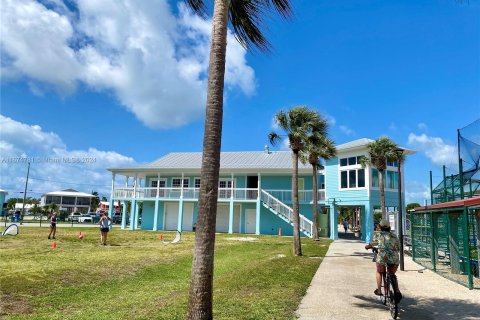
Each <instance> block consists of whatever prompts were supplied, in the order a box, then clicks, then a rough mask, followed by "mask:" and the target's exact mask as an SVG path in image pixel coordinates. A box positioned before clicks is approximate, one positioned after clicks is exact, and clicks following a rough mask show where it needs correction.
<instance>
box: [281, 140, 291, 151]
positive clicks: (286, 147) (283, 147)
mask: <svg viewBox="0 0 480 320" xmlns="http://www.w3.org/2000/svg"><path fill="white" fill-rule="evenodd" d="M280 150H290V140H288V138H284V139H283V140H282V144H281V146H280Z"/></svg>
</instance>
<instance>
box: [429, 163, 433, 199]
mask: <svg viewBox="0 0 480 320" xmlns="http://www.w3.org/2000/svg"><path fill="white" fill-rule="evenodd" d="M432 181H433V180H432V170H430V205H432V204H433V183H432Z"/></svg>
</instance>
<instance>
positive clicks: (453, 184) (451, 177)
mask: <svg viewBox="0 0 480 320" xmlns="http://www.w3.org/2000/svg"><path fill="white" fill-rule="evenodd" d="M450 179H452V201H454V200H455V183H454V182H453V174H452V175H451V176H450Z"/></svg>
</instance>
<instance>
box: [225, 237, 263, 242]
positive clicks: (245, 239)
mask: <svg viewBox="0 0 480 320" xmlns="http://www.w3.org/2000/svg"><path fill="white" fill-rule="evenodd" d="M225 239H226V240H231V241H257V240H258V238H253V237H234V238H225Z"/></svg>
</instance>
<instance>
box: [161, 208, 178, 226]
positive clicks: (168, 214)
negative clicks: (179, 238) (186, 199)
mask: <svg viewBox="0 0 480 320" xmlns="http://www.w3.org/2000/svg"><path fill="white" fill-rule="evenodd" d="M164 226H165V227H164V228H163V229H165V230H177V226H178V203H177V202H175V203H165V223H164Z"/></svg>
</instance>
